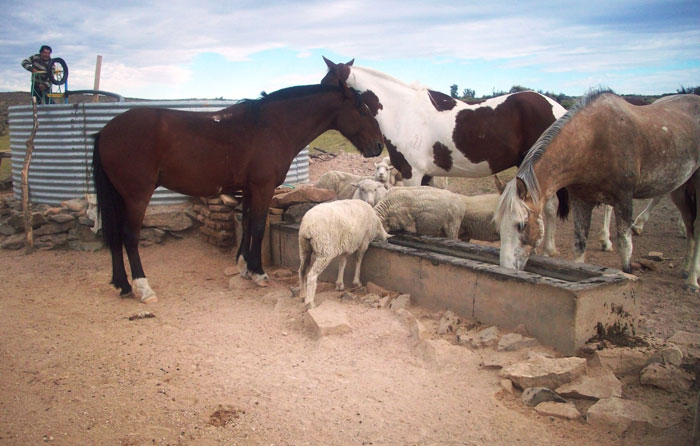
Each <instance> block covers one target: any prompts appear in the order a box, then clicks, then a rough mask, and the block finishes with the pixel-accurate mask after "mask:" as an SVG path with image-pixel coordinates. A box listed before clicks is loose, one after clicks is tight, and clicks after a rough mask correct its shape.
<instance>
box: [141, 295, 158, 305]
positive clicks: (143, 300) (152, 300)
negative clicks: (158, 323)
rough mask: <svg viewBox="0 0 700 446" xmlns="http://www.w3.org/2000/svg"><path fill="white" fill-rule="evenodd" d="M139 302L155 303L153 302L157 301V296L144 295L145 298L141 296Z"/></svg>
mask: <svg viewBox="0 0 700 446" xmlns="http://www.w3.org/2000/svg"><path fill="white" fill-rule="evenodd" d="M141 302H143V303H145V304H155V303H158V297H156V295H155V294H153V295H152V296H149V297H146V298H143V297H142V298H141Z"/></svg>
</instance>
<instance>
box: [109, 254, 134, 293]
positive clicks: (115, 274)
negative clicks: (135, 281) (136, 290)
mask: <svg viewBox="0 0 700 446" xmlns="http://www.w3.org/2000/svg"><path fill="white" fill-rule="evenodd" d="M111 253H112V285H114V287H115V288H119V289H120V290H121V291H119V295H120V296H122V297H127V296H129V295H131V285H130V284H129V279H127V277H126V269H125V268H124V252H123V250H122V246H121V245H119V246H118V247H116V246H115V247H112V248H111Z"/></svg>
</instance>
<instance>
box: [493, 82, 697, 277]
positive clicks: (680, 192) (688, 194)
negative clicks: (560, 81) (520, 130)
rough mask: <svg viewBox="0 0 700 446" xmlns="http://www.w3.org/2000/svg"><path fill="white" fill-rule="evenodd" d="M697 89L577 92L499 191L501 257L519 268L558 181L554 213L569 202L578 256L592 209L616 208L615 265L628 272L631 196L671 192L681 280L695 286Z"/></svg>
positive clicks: (539, 229) (538, 231)
mask: <svg viewBox="0 0 700 446" xmlns="http://www.w3.org/2000/svg"><path fill="white" fill-rule="evenodd" d="M698 168H700V97H699V96H695V95H675V96H669V97H666V98H663V99H660V100H658V101H656V102H654V103H653V104H651V105H646V106H644V107H640V106H635V105H631V104H629V103H628V102H626V101H625V100H624V99H622V98H621V97H619V96H617V95H614V94H612V93H610V92H607V91H597V92H593V93H591V94H589V95H588V96H586V97H584V98H582V100H581V101H579V102H578V103H577V104H576V105H575V106H574V107H573V108H572V109H571V110H569V112H567V114H566V115H564V116H563V117H562V118H560V119H559V120H557V121H556V122H555V123H554V124H552V126H551V127H550V128H549V129H547V131H546V132H545V133H544V134H543V135H542V136H541V137H540V139H539V140H538V141H537V143H535V145H534V146H533V147H532V149H531V150H530V151H529V152H528V154H527V156H526V157H525V160H524V161H523V164H522V165H521V166H520V168H519V169H518V173H517V174H516V177H515V178H514V179H513V180H512V181H510V182H509V183H508V185H507V186H506V189H505V191H504V192H503V194H502V195H501V197H500V200H499V208H498V212H497V216H496V219H497V221H498V224H499V226H500V231H501V262H500V263H501V265H502V266H506V267H509V268H518V269H523V267H524V266H525V263H526V262H527V258H528V256H529V254H530V250H531V248H532V247H534V246H536V245H537V244H538V243H539V240H540V238H541V235H542V232H543V230H542V219H541V213H542V207H543V203H544V201H545V200H546V199H548V198H549V197H551V196H552V195H553V194H554V193H555V192H556V191H557V190H559V189H561V188H563V187H565V188H566V189H567V190H568V195H565V198H566V199H565V200H561V197H560V207H559V211H560V212H559V213H560V216H566V215H567V214H568V204H569V203H568V200H570V201H571V206H572V208H573V210H574V225H575V246H574V251H575V255H576V260H577V261H583V260H584V257H585V250H586V241H587V238H588V230H589V228H590V222H591V212H592V210H593V208H594V207H595V206H596V205H597V204H599V203H605V204H609V205H611V206H613V207H614V209H615V220H616V231H617V248H618V253H619V255H620V258H621V260H622V269H623V270H624V271H625V272H628V273H629V272H631V267H630V257H631V255H632V237H631V231H630V226H631V225H632V199H633V198H652V197H656V196H659V195H663V194H667V193H671V192H672V198H673V201H674V203H675V204H676V206H678V208H679V210H680V211H681V214H682V215H683V219H684V222H685V224H686V229H687V231H688V234H689V235H688V252H687V255H686V263H685V268H684V269H685V270H686V271H687V272H688V281H687V286H688V287H690V288H693V289H696V290H697V289H698V283H697V269H698V260H699V255H700V250H698V249H695V248H696V247H698V248H700V244H699V242H700V220H698V219H696V216H697V215H698V208H697V206H698V201H697V200H696V194H697V191H698V190H700V189H698V188H700V179H699V178H698V175H697V171H698Z"/></svg>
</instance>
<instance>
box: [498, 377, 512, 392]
mask: <svg viewBox="0 0 700 446" xmlns="http://www.w3.org/2000/svg"><path fill="white" fill-rule="evenodd" d="M501 388H503V390H505V391H506V392H508V393H513V381H511V380H509V379H502V380H501Z"/></svg>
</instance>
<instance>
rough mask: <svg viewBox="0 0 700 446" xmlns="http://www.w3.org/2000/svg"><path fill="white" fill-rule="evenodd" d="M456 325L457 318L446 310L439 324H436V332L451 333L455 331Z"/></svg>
mask: <svg viewBox="0 0 700 446" xmlns="http://www.w3.org/2000/svg"><path fill="white" fill-rule="evenodd" d="M458 325H459V317H457V315H456V314H454V313H453V312H452V311H450V310H447V311H445V314H443V315H442V317H441V318H440V322H438V329H437V332H438V334H446V333H453V332H454V331H455V330H456V329H457V326H458Z"/></svg>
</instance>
